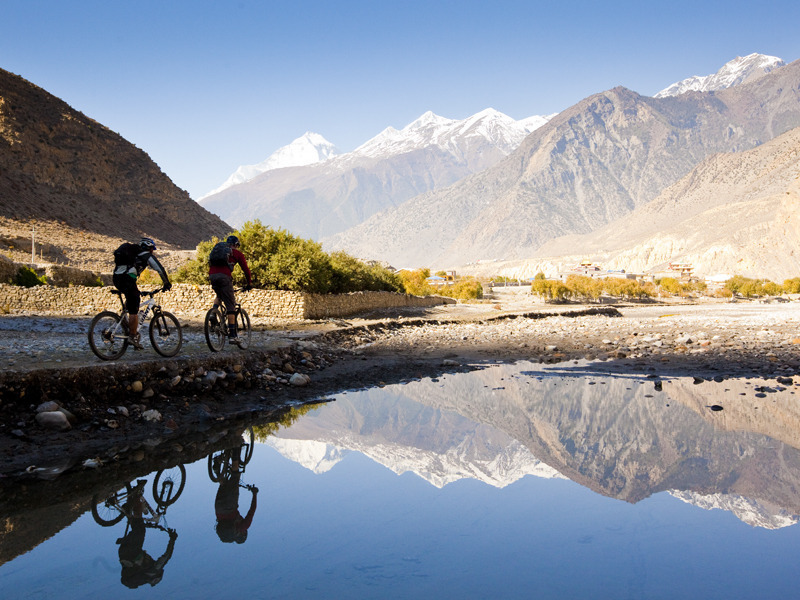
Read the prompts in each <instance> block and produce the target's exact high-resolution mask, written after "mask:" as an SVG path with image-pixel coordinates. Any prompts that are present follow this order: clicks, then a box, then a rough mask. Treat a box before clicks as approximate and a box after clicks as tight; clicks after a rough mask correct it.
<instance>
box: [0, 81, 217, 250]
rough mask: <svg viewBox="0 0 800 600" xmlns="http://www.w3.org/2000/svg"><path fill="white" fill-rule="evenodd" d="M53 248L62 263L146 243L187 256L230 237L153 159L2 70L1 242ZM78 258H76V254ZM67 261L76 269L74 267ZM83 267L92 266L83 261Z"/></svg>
mask: <svg viewBox="0 0 800 600" xmlns="http://www.w3.org/2000/svg"><path fill="white" fill-rule="evenodd" d="M34 222H38V224H39V225H38V227H37V236H36V237H37V240H38V241H41V242H44V243H46V244H49V245H50V246H52V247H53V248H55V249H57V250H54V252H55V255H56V256H60V257H61V258H62V262H77V263H84V264H85V261H84V260H83V259H81V258H80V257H79V254H80V256H83V257H84V258H87V257H89V256H90V255H94V254H96V252H94V251H93V249H94V248H95V247H96V246H98V245H99V246H101V247H100V248H96V250H97V251H99V252H104V253H106V252H107V250H108V249H109V248H111V246H112V245H113V243H116V240H119V239H136V238H139V237H141V236H142V235H147V236H150V237H153V238H155V239H157V240H159V241H162V242H163V243H164V245H165V246H166V247H173V248H176V249H193V248H194V247H195V246H196V245H197V243H198V242H199V241H201V240H203V239H208V238H209V237H211V236H212V235H221V234H224V233H225V232H227V231H229V230H230V227H229V226H228V225H226V224H225V223H224V222H223V221H222V220H221V219H219V218H218V217H216V216H215V215H213V214H211V213H209V212H208V211H207V210H205V209H204V208H202V207H201V206H199V205H198V204H197V203H195V202H194V201H193V200H192V199H191V198H190V197H189V195H188V193H187V192H185V191H183V190H181V189H179V188H178V187H177V186H176V185H175V184H174V183H172V181H171V180H170V179H169V178H168V177H167V176H166V175H165V174H164V173H163V172H162V171H161V170H160V169H159V167H158V165H156V164H155V163H154V162H153V161H152V160H151V159H150V157H149V156H148V155H147V154H146V153H145V152H144V151H142V150H140V149H139V148H136V147H135V146H134V145H133V144H131V143H130V142H127V141H126V140H125V139H123V138H122V137H121V136H120V135H118V134H116V133H114V132H113V131H111V130H109V129H108V128H107V127H104V126H103V125H101V124H99V123H97V122H96V121H94V120H92V119H90V118H88V117H86V116H85V115H84V114H82V113H80V112H78V111H76V110H74V109H72V108H71V107H70V106H69V105H67V104H66V103H65V102H63V101H62V100H59V99H58V98H56V97H55V96H53V95H52V94H49V93H48V92H46V91H45V90H43V89H41V88H39V87H37V86H35V85H33V84H31V83H30V82H28V81H26V80H25V79H23V78H21V77H19V76H17V75H14V74H12V73H9V72H7V71H4V70H2V69H0V236H3V237H4V238H5V239H6V240H7V243H6V246H8V245H11V244H10V242H11V241H13V238H14V237H15V236H17V237H23V238H28V239H30V233H31V224H32V223H34ZM78 250H80V253H76V252H77V251H78ZM71 257H72V258H74V260H71ZM87 260H88V258H87Z"/></svg>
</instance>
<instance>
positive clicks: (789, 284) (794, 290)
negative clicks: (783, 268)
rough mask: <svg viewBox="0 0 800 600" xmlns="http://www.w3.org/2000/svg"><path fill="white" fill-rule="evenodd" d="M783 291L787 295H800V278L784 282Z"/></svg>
mask: <svg viewBox="0 0 800 600" xmlns="http://www.w3.org/2000/svg"><path fill="white" fill-rule="evenodd" d="M783 291H784V293H786V294H800V277H794V278H792V279H786V280H784V282H783Z"/></svg>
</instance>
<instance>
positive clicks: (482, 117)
mask: <svg viewBox="0 0 800 600" xmlns="http://www.w3.org/2000/svg"><path fill="white" fill-rule="evenodd" d="M553 116H554V115H549V116H533V117H528V118H527V119H523V120H521V121H515V120H514V119H512V118H511V117H509V116H508V115H505V114H503V113H501V112H499V111H496V110H495V109H493V108H487V109H485V110H482V111H481V112H479V113H477V114H474V115H472V116H471V117H468V118H466V119H463V120H456V119H446V118H445V117H440V116H439V115H436V114H434V113H433V112H431V111H428V112H426V113H425V114H423V115H422V116H421V117H419V118H418V119H417V120H415V121H413V122H412V123H410V124H409V125H407V126H406V127H404V128H403V129H401V130H397V129H395V128H394V127H387V128H386V129H384V130H383V131H382V132H381V133H380V134H378V135H377V136H375V137H374V138H372V139H371V140H369V141H368V142H366V143H364V144H363V145H361V146H359V147H358V148H356V149H355V150H354V151H353V152H352V156H353V157H363V156H368V157H372V158H380V157H384V156H389V155H393V154H402V153H404V152H411V151H413V150H417V149H420V148H425V147H428V146H437V147H439V148H441V149H442V150H446V151H449V152H451V153H453V154H454V155H456V156H458V155H462V154H463V153H464V145H465V144H466V143H468V142H469V140H471V139H474V140H477V141H479V142H489V143H491V144H492V145H493V146H495V147H496V148H497V149H499V150H500V151H501V152H502V153H504V154H510V153H511V152H513V151H514V150H515V149H516V148H517V146H519V145H520V144H521V143H522V140H523V139H525V137H526V136H527V135H528V134H529V133H531V132H532V131H533V130H534V129H537V128H538V127H541V126H542V125H544V124H545V123H547V121H548V120H550V119H551V118H552V117H553Z"/></svg>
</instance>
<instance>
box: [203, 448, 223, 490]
mask: <svg viewBox="0 0 800 600" xmlns="http://www.w3.org/2000/svg"><path fill="white" fill-rule="evenodd" d="M226 463H227V457H226V456H225V451H224V450H218V451H217V452H212V453H211V454H209V455H208V478H209V479H210V480H211V481H213V482H214V483H219V482H220V481H222V479H223V476H224V475H225V465H226Z"/></svg>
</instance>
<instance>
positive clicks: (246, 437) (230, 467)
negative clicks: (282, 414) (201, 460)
mask: <svg viewBox="0 0 800 600" xmlns="http://www.w3.org/2000/svg"><path fill="white" fill-rule="evenodd" d="M255 441H256V439H255V434H254V433H253V428H252V427H249V428H248V429H247V430H246V431H245V432H244V433H242V442H241V444H240V445H239V446H234V447H233V448H227V449H225V450H218V451H216V452H214V453H212V454H209V455H208V477H209V478H210V479H211V481H213V482H214V483H219V482H220V481H222V480H224V479H229V478H230V477H231V475H233V474H236V473H239V474H241V473H244V468H245V466H247V463H249V462H250V459H252V458H253V447H254V446H255Z"/></svg>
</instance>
